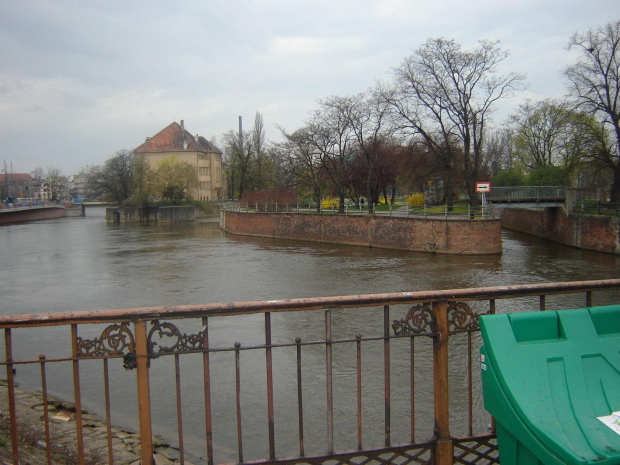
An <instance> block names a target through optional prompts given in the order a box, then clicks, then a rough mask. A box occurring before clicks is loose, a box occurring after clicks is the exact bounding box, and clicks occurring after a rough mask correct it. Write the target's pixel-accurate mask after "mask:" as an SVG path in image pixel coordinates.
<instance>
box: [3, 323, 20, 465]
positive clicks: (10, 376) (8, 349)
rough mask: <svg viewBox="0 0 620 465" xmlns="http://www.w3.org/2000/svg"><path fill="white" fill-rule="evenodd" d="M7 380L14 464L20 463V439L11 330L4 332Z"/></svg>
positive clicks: (6, 329)
mask: <svg viewBox="0 0 620 465" xmlns="http://www.w3.org/2000/svg"><path fill="white" fill-rule="evenodd" d="M4 344H5V359H6V361H7V364H6V379H7V388H8V395H9V417H10V423H11V445H12V451H13V463H19V437H18V433H17V409H16V406H15V377H14V372H13V363H12V361H13V342H12V338H11V329H10V328H5V330H4Z"/></svg>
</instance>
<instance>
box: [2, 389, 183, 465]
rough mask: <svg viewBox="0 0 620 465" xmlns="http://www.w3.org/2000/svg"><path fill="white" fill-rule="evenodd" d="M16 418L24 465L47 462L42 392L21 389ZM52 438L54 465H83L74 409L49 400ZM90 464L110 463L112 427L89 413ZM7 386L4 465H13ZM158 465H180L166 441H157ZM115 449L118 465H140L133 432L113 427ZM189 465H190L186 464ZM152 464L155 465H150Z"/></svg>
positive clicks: (86, 427)
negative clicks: (80, 461)
mask: <svg viewBox="0 0 620 465" xmlns="http://www.w3.org/2000/svg"><path fill="white" fill-rule="evenodd" d="M15 397H16V404H17V418H18V430H19V440H20V445H19V458H20V463H21V465H39V464H44V463H47V454H46V447H45V423H44V422H43V397H42V395H41V393H40V392H33V391H26V390H22V389H16V393H15ZM48 410H49V416H50V437H51V443H52V447H53V454H52V460H53V462H52V463H53V464H58V465H69V464H73V463H76V464H77V463H78V461H77V452H76V451H77V446H76V431H75V430H76V428H75V408H74V406H73V404H71V403H68V402H62V401H59V400H57V399H54V398H52V397H50V398H49V399H48ZM82 425H83V431H84V447H85V452H86V464H87V465H98V464H107V463H108V443H107V428H106V425H105V423H104V422H102V421H101V420H99V419H98V418H96V417H94V416H93V415H91V414H89V413H88V412H86V411H84V412H83V413H82ZM10 431H11V428H10V420H9V405H8V389H7V383H6V381H4V380H0V464H1V465H12V464H13V455H12V442H11V436H10ZM153 444H154V448H155V454H154V457H153V458H154V464H155V465H170V464H177V463H180V462H179V460H178V450H176V449H174V448H172V447H170V446H169V445H168V444H166V443H165V442H164V441H163V440H161V438H158V437H154V438H153ZM112 450H113V455H114V463H115V464H117V465H129V464H131V465H139V464H141V463H142V461H141V459H140V437H139V435H138V434H135V433H134V432H131V431H126V430H123V429H121V428H112ZM185 464H186V465H191V463H190V462H188V461H187V460H185ZM149 465H151V464H149Z"/></svg>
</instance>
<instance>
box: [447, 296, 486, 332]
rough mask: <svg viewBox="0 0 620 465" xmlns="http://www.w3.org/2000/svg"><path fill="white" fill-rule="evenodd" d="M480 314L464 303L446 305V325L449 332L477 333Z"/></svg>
mask: <svg viewBox="0 0 620 465" xmlns="http://www.w3.org/2000/svg"><path fill="white" fill-rule="evenodd" d="M479 317H480V314H478V313H476V312H474V311H473V310H472V308H471V307H470V306H469V305H467V304H466V303H464V302H451V303H450V305H448V324H449V325H450V326H449V327H450V331H477V330H478V329H480V326H479V325H478V318H479Z"/></svg>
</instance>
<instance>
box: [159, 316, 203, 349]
mask: <svg viewBox="0 0 620 465" xmlns="http://www.w3.org/2000/svg"><path fill="white" fill-rule="evenodd" d="M151 325H152V328H151V330H150V331H149V335H148V348H149V355H150V356H151V357H152V358H156V357H158V356H159V354H162V353H173V352H191V351H201V350H202V349H203V348H204V344H203V341H204V329H203V330H202V331H200V332H198V334H183V333H181V331H180V330H179V328H177V327H176V326H175V325H173V324H172V323H169V322H163V323H160V322H159V320H153V321H152V322H151ZM156 339H158V341H156ZM164 341H166V342H168V344H166V345H163V344H162V342H164Z"/></svg>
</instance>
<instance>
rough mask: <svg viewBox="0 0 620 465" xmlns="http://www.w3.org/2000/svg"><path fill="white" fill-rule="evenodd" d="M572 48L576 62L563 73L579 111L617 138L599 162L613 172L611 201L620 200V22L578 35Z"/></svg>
mask: <svg viewBox="0 0 620 465" xmlns="http://www.w3.org/2000/svg"><path fill="white" fill-rule="evenodd" d="M569 48H570V49H575V50H577V51H578V52H579V59H578V61H577V63H575V64H574V65H572V66H569V67H568V68H567V69H566V70H565V72H564V74H565V76H566V77H567V78H568V81H569V85H570V91H571V94H572V97H573V98H574V99H575V100H576V103H577V105H578V107H579V108H581V109H583V110H585V111H587V112H590V113H592V114H593V115H595V116H596V117H597V118H598V119H599V121H601V123H602V125H603V126H604V127H606V128H607V129H609V131H610V132H611V133H612V134H613V135H614V138H615V144H613V146H610V147H607V148H608V149H609V150H607V153H600V154H599V157H598V161H599V162H600V163H602V164H603V165H604V166H606V168H607V169H609V170H611V171H612V172H613V184H612V188H611V200H612V201H613V202H617V201H618V200H620V57H619V53H620V21H616V22H612V23H609V24H607V25H606V26H603V27H600V28H598V29H590V30H588V31H586V32H584V33H577V34H575V35H574V36H573V37H572V38H571V40H570V43H569Z"/></svg>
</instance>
